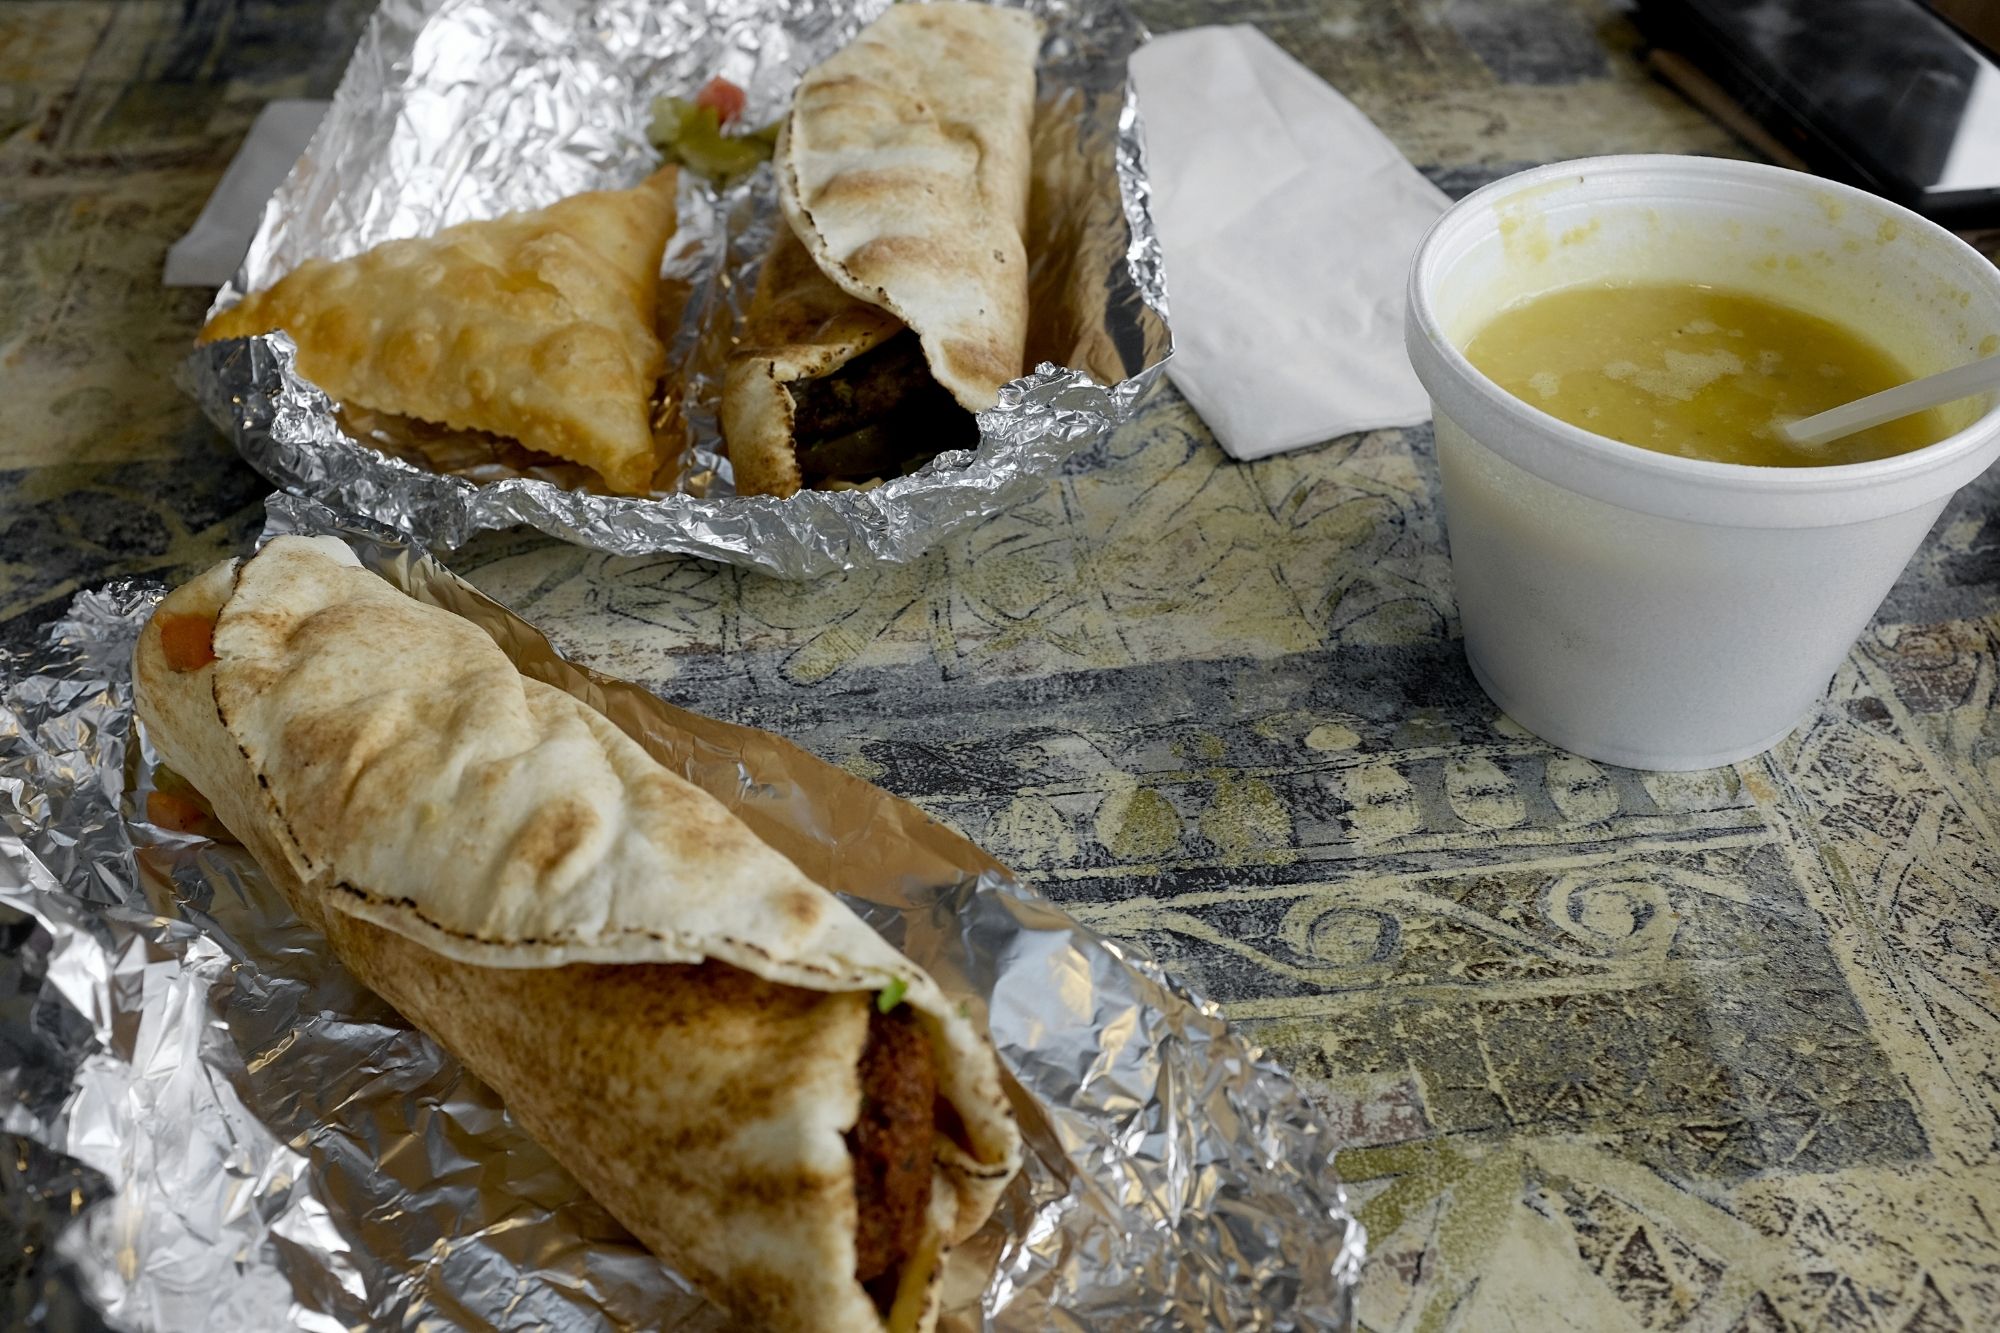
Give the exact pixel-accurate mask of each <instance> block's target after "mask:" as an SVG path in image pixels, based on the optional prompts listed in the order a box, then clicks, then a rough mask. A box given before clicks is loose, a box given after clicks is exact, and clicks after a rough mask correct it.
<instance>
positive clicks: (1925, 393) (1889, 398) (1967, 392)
mask: <svg viewBox="0 0 2000 1333" xmlns="http://www.w3.org/2000/svg"><path fill="white" fill-rule="evenodd" d="M1987 389H2000V356H1989V357H1984V358H1982V359H1980V360H1978V361H1974V362H1971V363H1969V364H1967V365H1963V366H1958V367H1955V368H1954V369H1951V370H1946V371H1940V372H1939V373H1938V374H1935V375H1926V376H1924V377H1923V378H1922V379H1920V380H1911V381H1910V382H1909V383H1908V384H1898V385H1897V386H1896V387H1895V388H1893V389H1884V390H1882V392H1880V393H1871V394H1869V395H1868V396H1867V397H1866V398H1857V399H1855V400H1854V401H1853V402H1851V403H1846V404H1843V405H1842V406H1840V407H1836V408H1832V409H1830V410H1828V411H1825V412H1821V413H1819V414H1818V415H1816V416H1810V417H1806V418H1803V419H1802V420H1799V421H1794V422H1791V423H1790V424H1789V425H1783V426H1780V427H1778V432H1777V433H1778V435H1779V436H1780V437H1782V438H1783V439H1786V440H1789V441H1791V442H1792V443H1793V444H1825V443H1826V442H1827V441H1829V440H1837V439H1839V438H1840V437H1841V436H1843V435H1852V434H1854V432H1855V431H1858V430H1867V429H1868V428H1869V427H1870V426H1879V425H1881V424H1882V423H1883V422H1885V421H1894V420H1896V419H1897V418H1898V417H1906V416H1909V415H1911V414H1912V413H1915V412H1921V411H1923V410H1924V409H1925V408H1927V407H1939V406H1942V405H1943V404H1945V403H1950V402H1956V401H1957V400H1958V399H1960V398H1970V397H1971V396H1972V395H1973V394H1975V393H1981V392H1983V391H1985V390H1987Z"/></svg>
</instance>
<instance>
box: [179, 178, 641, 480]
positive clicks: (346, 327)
mask: <svg viewBox="0 0 2000 1333" xmlns="http://www.w3.org/2000/svg"><path fill="white" fill-rule="evenodd" d="M675 179H676V169H675V168H673V167H668V168H665V169H664V170H661V171H659V172H656V173H655V174H654V175H653V176H651V177H650V178H648V179H647V180H646V181H645V182H644V183H642V184H640V185H639V186H637V187H635V188H633V189H630V190H607V191H596V192H592V193H589V194H578V195H572V196H571V197H569V198H567V199H563V200H560V201H558V202H556V203H554V204H551V205H549V206H548V207H546V208H539V209H535V210H533V211H530V212H525V213H509V214H507V215H505V216H503V217H497V218H492V219H490V220H486V221H479V222H463V223H460V224H459V225H457V226H455V227H447V228H446V229H445V230H443V231H441V232H439V233H438V234H437V235H435V236H429V237H424V238H420V239H412V240H398V241H387V242H384V243H383V244H381V245H378V246H376V247H375V248H374V249H372V250H369V251H366V252H365V253H363V254H359V255H356V256H355V257H353V258H352V259H343V260H337V261H328V260H323V259H312V260H307V261H306V262H305V263H303V264H301V265H299V267H298V268H296V269H294V270H293V271H292V272H290V273H288V274H286V275H285V277H283V278H282V279H280V280H279V281H278V282H277V283H276V284H275V285H273V286H271V287H269V288H266V289H265V290H263V291H261V292H253V293H252V294H251V295H249V296H247V297H245V298H244V299H243V300H242V301H241V302H240V303H239V304H237V305H235V306H232V307H231V308H230V309H228V310H225V311H222V312H221V313H220V314H218V315H216V316H215V317H214V318H213V319H211V320H209V322H208V325H207V327H205V328H204V329H202V331H201V334H200V336H199V338H198V339H197V341H198V342H203V343H208V342H215V341H217V340H218V339H222V338H242V337H248V336H250V335H252V334H258V333H269V332H270V331H272V330H273V329H283V330H285V332H287V333H289V334H290V335H291V337H292V341H293V342H295V343H297V344H298V349H299V359H298V368H299V371H300V373H301V374H303V375H305V377H306V378H307V379H310V380H311V381H312V382H313V383H314V384H317V385H318V386H319V387H320V388H322V389H324V390H325V391H326V392H327V394H328V395H329V396H331V397H333V398H335V399H337V400H339V401H341V402H344V403H348V404H351V405H353V406H358V407H364V408H373V409H375V410H376V411H380V412H393V413H397V414H399V415H401V416H406V417H415V418H417V419H419V420H422V421H428V422H435V423H438V424H440V425H444V426H449V427H453V428H455V429H458V430H474V431H485V432H488V433H490V434H493V435H499V436H504V437H507V438H509V439H513V440H518V441H519V442H520V443H521V444H523V445H525V446H526V447H527V448H529V449H531V450H535V451H538V452H540V453H544V454H552V455H554V456H556V457H558V458H564V459H568V460H569V461H571V462H574V463H581V464H583V465H584V466H585V467H589V468H592V469H594V470H595V471H596V472H597V474H598V476H600V477H601V478H603V480H604V484H605V485H606V486H607V487H609V488H610V489H611V490H613V491H615V492H618V493H620V494H626V495H640V494H644V493H645V492H646V491H647V490H648V489H649V487H650V485H651V482H652V479H653V474H654V472H655V470H656V469H657V467H658V459H657V458H656V457H655V453H654V445H653V432H652V426H651V416H652V403H653V397H654V390H655V389H656V387H657V386H658V384H659V380H660V376H661V375H662V373H664V371H665V370H666V362H667V356H666V350H665V348H664V347H663V346H662V345H661V343H660V336H659V333H658V331H657V330H656V328H655V327H654V318H655V314H656V306H657V303H658V299H659V298H658V280H659V272H660V256H661V254H662V253H663V252H664V251H665V249H666V245H667V241H668V239H669V238H670V237H671V236H672V235H673V231H674V224H675V215H674V182H675Z"/></svg>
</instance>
